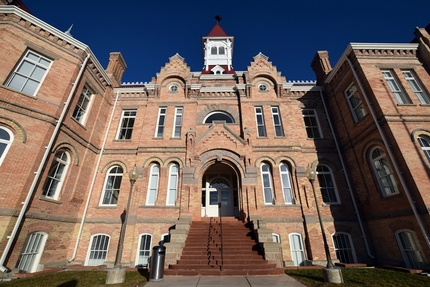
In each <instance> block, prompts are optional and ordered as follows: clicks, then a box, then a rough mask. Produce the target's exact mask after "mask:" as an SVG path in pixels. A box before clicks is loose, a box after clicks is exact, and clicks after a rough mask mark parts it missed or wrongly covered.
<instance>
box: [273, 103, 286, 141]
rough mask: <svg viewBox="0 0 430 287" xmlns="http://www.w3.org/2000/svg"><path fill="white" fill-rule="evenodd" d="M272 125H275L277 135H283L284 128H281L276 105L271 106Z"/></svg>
mask: <svg viewBox="0 0 430 287" xmlns="http://www.w3.org/2000/svg"><path fill="white" fill-rule="evenodd" d="M272 117H273V126H274V127H275V135H276V136H277V137H283V136H284V130H283V129H282V122H281V116H280V114H279V108H278V107H272Z"/></svg>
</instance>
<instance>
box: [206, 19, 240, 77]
mask: <svg viewBox="0 0 430 287" xmlns="http://www.w3.org/2000/svg"><path fill="white" fill-rule="evenodd" d="M215 19H216V20H217V23H216V24H215V26H214V27H213V28H212V30H211V31H210V32H209V35H207V36H206V37H202V46H203V60H204V64H205V65H204V67H203V70H202V73H203V74H221V75H222V74H232V73H234V70H233V67H232V58H233V40H234V37H231V36H228V35H227V33H226V32H225V31H224V29H223V28H221V26H220V25H219V21H221V17H220V16H216V17H215Z"/></svg>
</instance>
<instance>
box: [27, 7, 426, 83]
mask: <svg viewBox="0 0 430 287" xmlns="http://www.w3.org/2000/svg"><path fill="white" fill-rule="evenodd" d="M23 1H24V3H25V4H26V6H27V7H28V8H29V9H30V11H31V12H32V13H33V15H34V16H36V17H38V18H39V19H41V20H43V21H45V22H47V23H48V24H50V25H52V26H54V27H56V28H57V29H59V30H62V31H66V30H67V29H68V28H69V27H70V25H71V24H74V26H73V29H72V32H71V33H72V35H73V36H74V37H75V38H76V39H77V40H79V41H81V42H83V43H85V44H87V45H88V46H90V48H91V50H92V51H93V52H94V54H95V55H96V57H97V58H98V60H99V61H100V63H101V64H102V65H103V67H105V68H106V66H107V62H108V58H109V53H110V52H117V51H119V52H121V53H122V55H123V56H124V59H125V61H126V63H127V66H128V67H127V70H126V72H125V73H124V76H123V82H124V81H126V82H140V81H143V82H145V81H150V80H151V78H152V77H153V76H155V75H156V73H158V72H159V71H160V68H161V67H162V66H164V65H165V63H166V62H168V58H169V57H171V56H173V55H174V54H176V53H179V54H180V55H181V56H182V57H184V58H185V61H186V62H187V64H188V66H190V68H191V71H200V70H201V69H202V67H203V59H202V51H201V48H202V47H201V36H206V35H207V34H208V33H209V32H210V30H211V29H212V27H213V26H214V24H215V19H214V16H216V15H217V14H219V15H221V17H222V18H223V20H222V21H221V22H220V24H221V26H222V27H223V28H224V30H225V31H226V33H227V34H228V35H231V36H234V37H235V38H234V41H235V42H234V52H233V67H234V69H235V70H236V71H244V70H246V68H247V66H248V65H249V64H250V62H251V61H252V59H253V57H254V56H255V55H257V54H258V53H259V52H262V53H263V54H265V55H266V56H268V57H269V60H270V61H271V62H272V63H273V65H275V66H276V67H277V69H278V71H280V72H282V75H284V76H286V78H287V80H314V79H315V75H314V73H313V71H312V69H311V68H310V63H311V61H312V58H313V56H314V55H315V52H316V51H318V50H328V51H329V56H330V61H331V64H332V66H334V65H335V64H336V62H337V60H338V59H339V57H340V56H341V55H342V53H343V51H344V50H345V49H346V47H347V45H348V44H349V43H350V42H363V43H364V42H365V43H408V42H410V41H411V40H412V39H413V37H414V36H413V32H414V28H415V27H417V26H418V27H425V26H426V25H427V24H429V23H430V0H266V1H255V0H242V1H237V0H187V1H177V0H152V1H144V0H141V1H138V0H128V1H127V0H115V1H113V0H87V1H72V0H61V1H60V0H43V1H40V0H23Z"/></svg>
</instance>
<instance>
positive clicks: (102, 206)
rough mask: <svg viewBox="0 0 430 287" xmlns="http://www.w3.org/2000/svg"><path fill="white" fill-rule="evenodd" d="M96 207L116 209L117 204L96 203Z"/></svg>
mask: <svg viewBox="0 0 430 287" xmlns="http://www.w3.org/2000/svg"><path fill="white" fill-rule="evenodd" d="M96 209H118V206H117V205H97V206H96Z"/></svg>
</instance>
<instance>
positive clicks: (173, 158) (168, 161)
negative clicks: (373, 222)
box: [163, 157, 184, 167]
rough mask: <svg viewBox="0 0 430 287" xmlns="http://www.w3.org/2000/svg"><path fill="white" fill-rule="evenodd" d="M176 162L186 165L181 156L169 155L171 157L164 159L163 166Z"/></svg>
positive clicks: (181, 165)
mask: <svg viewBox="0 0 430 287" xmlns="http://www.w3.org/2000/svg"><path fill="white" fill-rule="evenodd" d="M174 162H176V163H177V164H179V167H183V166H184V162H183V161H182V159H180V158H179V157H169V158H167V159H166V160H165V161H164V163H163V167H168V166H169V165H170V164H172V163H174Z"/></svg>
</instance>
